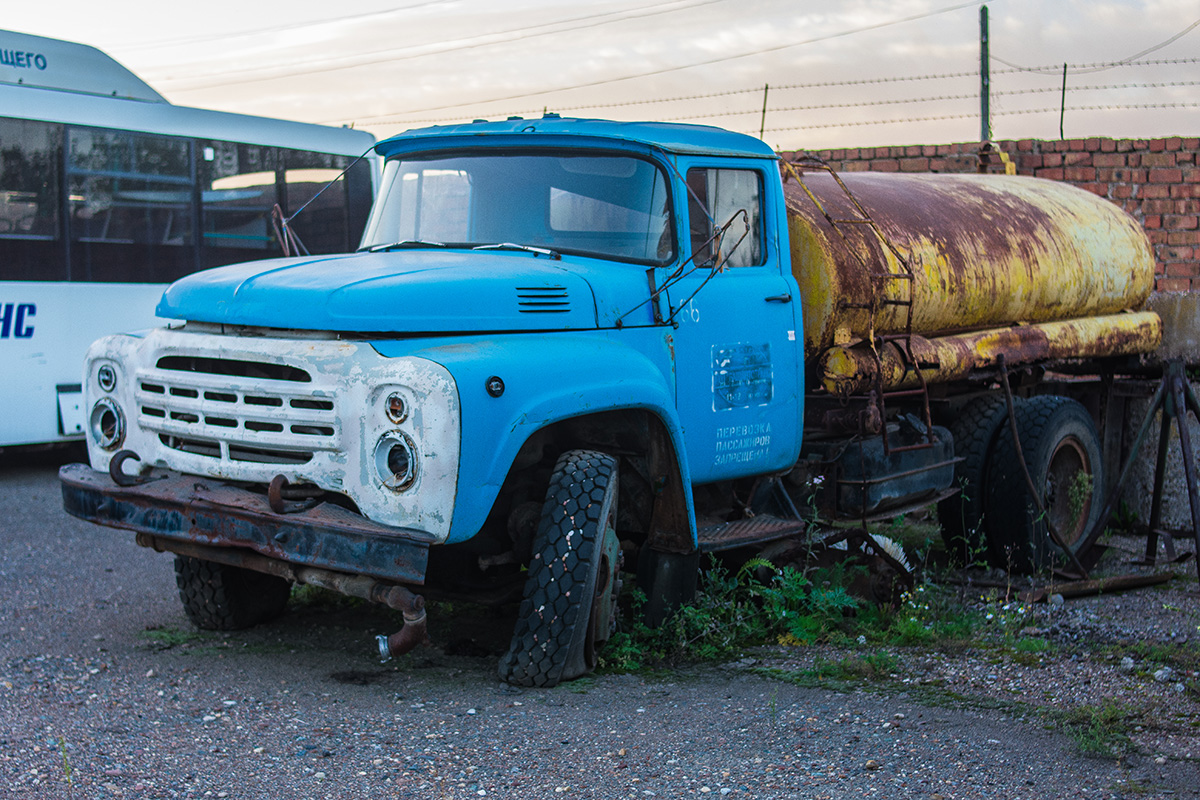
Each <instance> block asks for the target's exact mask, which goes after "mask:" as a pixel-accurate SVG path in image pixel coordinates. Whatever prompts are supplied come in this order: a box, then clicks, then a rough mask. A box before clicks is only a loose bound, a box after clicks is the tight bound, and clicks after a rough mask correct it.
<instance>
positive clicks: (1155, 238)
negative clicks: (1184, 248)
mask: <svg viewBox="0 0 1200 800" xmlns="http://www.w3.org/2000/svg"><path fill="white" fill-rule="evenodd" d="M1179 235H1180V236H1182V235H1183V234H1179ZM1146 236H1147V237H1148V238H1149V239H1150V244H1156V245H1157V244H1171V242H1168V241H1167V236H1168V234H1167V232H1166V231H1161V230H1160V231H1146ZM1180 244H1182V242H1180Z"/></svg>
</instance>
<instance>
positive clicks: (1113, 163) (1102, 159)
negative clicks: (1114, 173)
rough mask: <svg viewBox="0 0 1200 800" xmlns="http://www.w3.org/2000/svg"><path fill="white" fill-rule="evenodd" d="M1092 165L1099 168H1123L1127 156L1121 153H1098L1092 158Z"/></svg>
mask: <svg viewBox="0 0 1200 800" xmlns="http://www.w3.org/2000/svg"><path fill="white" fill-rule="evenodd" d="M1092 164H1093V165H1095V166H1097V167H1123V166H1125V156H1123V155H1121V154H1120V153H1097V154H1096V155H1094V156H1092Z"/></svg>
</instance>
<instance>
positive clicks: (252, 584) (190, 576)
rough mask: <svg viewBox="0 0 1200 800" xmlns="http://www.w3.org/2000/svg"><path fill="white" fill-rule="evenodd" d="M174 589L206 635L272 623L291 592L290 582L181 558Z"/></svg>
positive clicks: (251, 571)
mask: <svg viewBox="0 0 1200 800" xmlns="http://www.w3.org/2000/svg"><path fill="white" fill-rule="evenodd" d="M175 585H176V586H178V587H179V599H180V600H182V601H183V610H184V611H186V612H187V615H188V619H190V620H191V621H192V624H193V625H195V626H196V627H197V628H200V629H202V630H206V631H237V630H242V629H243V628H249V627H251V626H253V625H257V624H258V623H260V622H266V621H267V620H270V619H274V618H275V617H277V616H279V615H280V614H282V613H283V609H284V608H285V607H286V606H287V601H288V597H289V596H290V594H291V591H292V584H291V582H290V581H287V580H285V579H283V578H280V577H277V576H275V575H266V574H263V573H261V572H255V571H253V570H249V569H242V568H241V567H234V566H230V565H229V564H218V563H216V562H214V561H203V560H201V559H199V558H191V557H190V556H180V555H177V556H175Z"/></svg>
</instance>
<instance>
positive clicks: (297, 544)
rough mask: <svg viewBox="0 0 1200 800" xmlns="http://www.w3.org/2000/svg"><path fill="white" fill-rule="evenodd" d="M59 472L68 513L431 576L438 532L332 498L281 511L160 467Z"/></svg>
mask: <svg viewBox="0 0 1200 800" xmlns="http://www.w3.org/2000/svg"><path fill="white" fill-rule="evenodd" d="M58 477H59V480H60V481H61V483H62V493H63V508H64V509H65V510H66V511H67V513H68V514H70V515H71V516H74V517H78V518H80V519H83V520H87V521H89V522H95V523H97V524H99V525H106V526H108V527H110V528H121V529H123V530H130V531H135V532H137V533H144V534H149V535H150V536H153V537H158V538H160V539H169V540H173V541H178V542H186V543H191V544H197V545H204V546H208V547H221V548H235V549H241V550H250V551H254V552H256V553H259V554H260V555H263V556H266V557H268V558H272V559H277V560H279V561H286V562H289V563H292V564H298V565H302V566H307V567H317V568H322V569H328V570H335V571H338V572H344V573H349V574H351V575H369V576H371V577H374V578H378V579H381V580H385V581H392V582H395V583H401V584H410V585H412V584H416V585H420V584H423V583H424V582H425V569H426V565H427V563H428V558H429V545H430V543H431V542H432V537H431V536H429V535H427V534H425V533H424V532H422V531H414V530H408V529H405V528H393V527H390V526H387V525H380V524H378V523H374V522H371V521H370V520H368V519H365V518H363V517H361V516H359V515H358V514H355V513H353V512H351V511H347V510H345V509H343V508H340V507H338V506H335V505H332V504H330V503H324V504H322V505H319V506H317V507H315V508H311V509H308V510H305V511H299V512H296V513H289V514H279V513H276V512H275V511H272V510H271V506H270V504H269V502H268V500H267V497H266V496H265V495H259V494H255V493H254V492H251V491H249V490H246V489H242V488H239V487H236V486H231V485H229V484H226V483H222V482H221V481H219V480H214V479H209V478H198V477H195V476H188V475H182V474H180V473H177V472H170V471H168V470H157V469H156V470H154V471H153V473H152V474H150V475H149V476H147V478H148V479H147V480H145V481H144V482H142V483H138V484H136V485H133V486H118V485H117V484H116V483H115V482H114V481H113V480H112V478H111V477H109V475H108V474H107V473H103V472H97V471H95V470H93V469H92V468H91V467H89V466H88V465H86V464H67V465H66V466H64V467H62V468H61V469H60V470H59V472H58Z"/></svg>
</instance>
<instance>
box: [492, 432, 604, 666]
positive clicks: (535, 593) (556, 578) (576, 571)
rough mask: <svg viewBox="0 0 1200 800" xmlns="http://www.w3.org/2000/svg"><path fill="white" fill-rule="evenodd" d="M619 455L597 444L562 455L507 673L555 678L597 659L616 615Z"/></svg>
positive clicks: (536, 542)
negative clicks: (601, 450) (597, 447)
mask: <svg viewBox="0 0 1200 800" xmlns="http://www.w3.org/2000/svg"><path fill="white" fill-rule="evenodd" d="M616 518H617V459H616V458H614V457H613V456H610V455H608V454H606V453H599V452H595V451H591V450H571V451H568V452H566V453H564V454H563V455H562V456H560V457H559V459H558V463H557V464H556V465H555V467H554V474H553V476H552V477H551V479H550V486H549V488H548V489H547V490H546V502H545V504H544V505H543V506H542V517H541V522H540V523H539V525H538V532H537V535H536V536H535V537H534V540H533V557H532V558H531V559H530V562H529V575H528V578H527V579H526V582H525V598H524V600H522V601H521V610H520V612H519V614H518V617H517V625H516V628H515V629H514V630H513V637H512V643H511V644H510V645H509V648H508V652H507V653H505V655H504V657H503V658H501V659H500V668H499V672H500V678H501V679H502V680H504V681H507V682H509V683H513V684H517V685H518V686H547V687H548V686H556V685H557V684H558V683H559V682H561V681H564V680H571V679H572V678H578V677H580V676H581V675H586V674H587V673H588V672H591V671H592V670H593V669H594V668H595V666H596V651H597V649H598V648H599V646H600V645H601V644H603V642H605V641H607V640H608V638H609V635H610V633H611V627H610V626H609V621H610V620H615V609H616V594H617V588H618V586H619V582H618V581H617V576H618V570H619V563H618V562H619V560H620V549H619V547H616V546H615V545H616V530H615V524H616Z"/></svg>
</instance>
